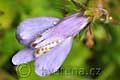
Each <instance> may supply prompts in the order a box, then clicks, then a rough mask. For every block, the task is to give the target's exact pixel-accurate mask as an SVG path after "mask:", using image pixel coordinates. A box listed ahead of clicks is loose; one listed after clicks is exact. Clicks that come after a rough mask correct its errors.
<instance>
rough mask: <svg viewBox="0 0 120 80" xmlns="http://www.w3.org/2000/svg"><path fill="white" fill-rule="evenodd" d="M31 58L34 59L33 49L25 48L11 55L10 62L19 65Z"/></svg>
mask: <svg viewBox="0 0 120 80" xmlns="http://www.w3.org/2000/svg"><path fill="white" fill-rule="evenodd" d="M32 60H34V50H32V49H29V48H25V49H23V50H21V51H19V52H18V53H17V54H16V55H14V56H13V58H12V63H13V64H14V65H20V64H24V63H27V62H30V61H32Z"/></svg>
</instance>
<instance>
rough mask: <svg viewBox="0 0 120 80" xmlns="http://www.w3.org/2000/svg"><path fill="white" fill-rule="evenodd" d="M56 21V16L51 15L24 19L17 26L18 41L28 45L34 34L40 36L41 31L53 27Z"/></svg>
mask: <svg viewBox="0 0 120 80" xmlns="http://www.w3.org/2000/svg"><path fill="white" fill-rule="evenodd" d="M58 21H59V19H58V18H53V17H39V18H31V19H28V20H25V21H23V22H22V23H21V24H20V25H19V26H18V28H17V31H16V34H17V35H16V36H17V39H18V40H19V41H20V43H22V44H25V45H27V46H28V45H29V43H30V42H31V41H32V40H33V39H34V38H35V37H36V36H40V34H41V32H43V31H44V30H46V29H48V28H50V27H53V26H54V25H56V24H57V22H58Z"/></svg>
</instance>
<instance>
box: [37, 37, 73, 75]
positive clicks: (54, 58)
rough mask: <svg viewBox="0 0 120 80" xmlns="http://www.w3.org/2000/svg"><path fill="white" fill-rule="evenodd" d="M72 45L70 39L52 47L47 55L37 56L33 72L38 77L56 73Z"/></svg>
mask: <svg viewBox="0 0 120 80" xmlns="http://www.w3.org/2000/svg"><path fill="white" fill-rule="evenodd" d="M71 45H72V37H69V38H67V39H66V40H65V41H64V42H62V43H61V44H59V45H58V46H56V47H54V48H53V49H51V51H49V52H48V53H46V54H44V55H41V56H39V57H38V58H37V59H36V61H35V72H36V73H37V74H38V75H40V76H46V75H50V74H51V73H54V72H56V71H57V70H58V69H59V68H60V66H61V65H62V63H63V62H64V60H65V58H66V57H67V55H68V53H69V51H70V49H71Z"/></svg>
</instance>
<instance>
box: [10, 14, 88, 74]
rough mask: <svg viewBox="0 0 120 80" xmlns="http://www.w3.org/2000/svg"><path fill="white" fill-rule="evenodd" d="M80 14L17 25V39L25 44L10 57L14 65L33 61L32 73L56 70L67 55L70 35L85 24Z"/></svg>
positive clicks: (84, 19) (32, 20) (85, 18)
mask: <svg viewBox="0 0 120 80" xmlns="http://www.w3.org/2000/svg"><path fill="white" fill-rule="evenodd" d="M88 22H89V21H88V18H87V17H85V16H83V15H82V14H80V13H76V14H73V15H71V16H68V17H65V18H64V19H63V20H60V19H58V18H54V17H39V18H32V19H28V20H25V21H24V22H22V23H21V24H20V25H19V26H18V28H17V32H16V34H17V39H18V40H19V42H20V43H21V44H24V45H25V46H26V48H25V49H23V50H21V51H19V52H18V53H17V54H16V55H15V56H14V57H13V58H12V62H13V64H15V65H20V64H24V63H27V62H30V61H32V60H35V72H36V73H37V74H38V75H40V76H47V75H50V74H51V73H54V72H56V71H57V70H58V69H59V68H60V66H61V65H62V63H63V62H64V60H65V58H66V57H67V55H68V53H69V51H70V49H71V46H72V41H73V38H74V36H75V35H76V34H78V33H79V32H80V31H81V30H82V29H83V28H84V27H85V26H86V25H87V24H88Z"/></svg>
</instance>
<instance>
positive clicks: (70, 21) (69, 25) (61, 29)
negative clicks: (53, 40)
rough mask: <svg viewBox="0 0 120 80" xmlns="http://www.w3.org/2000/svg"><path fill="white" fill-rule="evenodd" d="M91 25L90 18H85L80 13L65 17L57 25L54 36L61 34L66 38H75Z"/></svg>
mask: <svg viewBox="0 0 120 80" xmlns="http://www.w3.org/2000/svg"><path fill="white" fill-rule="evenodd" d="M88 23H89V17H85V16H83V15H82V14H80V13H76V14H73V15H71V16H69V17H65V18H64V19H63V20H61V22H60V23H59V24H58V25H56V27H55V28H56V29H55V30H54V32H53V34H56V35H57V34H61V35H64V36H66V37H69V36H75V35H76V34H78V33H79V32H80V31H81V30H82V29H83V28H84V27H85V26H86V25H87V24H88Z"/></svg>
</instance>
